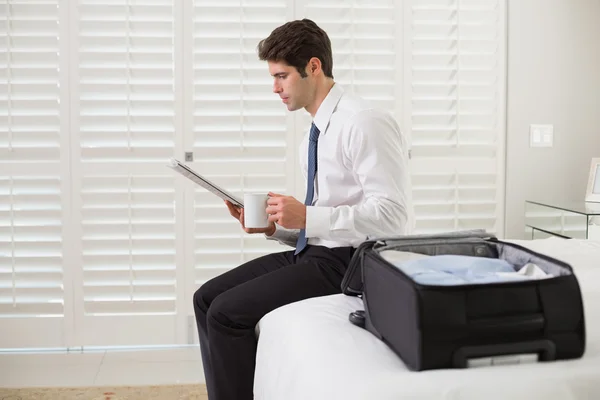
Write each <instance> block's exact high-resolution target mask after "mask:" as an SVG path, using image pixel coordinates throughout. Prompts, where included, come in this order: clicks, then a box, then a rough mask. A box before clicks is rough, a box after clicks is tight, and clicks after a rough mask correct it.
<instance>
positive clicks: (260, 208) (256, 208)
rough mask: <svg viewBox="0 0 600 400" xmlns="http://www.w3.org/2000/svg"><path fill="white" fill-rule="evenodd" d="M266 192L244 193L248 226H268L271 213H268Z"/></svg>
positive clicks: (245, 222) (245, 217)
mask: <svg viewBox="0 0 600 400" xmlns="http://www.w3.org/2000/svg"><path fill="white" fill-rule="evenodd" d="M268 199H269V195H268V194H266V193H246V194H244V226H245V227H246V228H267V227H268V226H269V215H268V214H267V200H268Z"/></svg>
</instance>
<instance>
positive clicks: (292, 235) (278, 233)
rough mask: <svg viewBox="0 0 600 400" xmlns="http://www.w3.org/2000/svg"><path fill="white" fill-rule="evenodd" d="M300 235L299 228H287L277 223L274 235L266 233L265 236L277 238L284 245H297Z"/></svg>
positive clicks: (272, 238) (270, 238) (271, 238)
mask: <svg viewBox="0 0 600 400" xmlns="http://www.w3.org/2000/svg"><path fill="white" fill-rule="evenodd" d="M299 235H300V231H299V230H298V229H286V228H283V227H281V226H279V225H277V224H275V233H273V235H272V236H267V235H265V237H266V238H267V239H268V240H276V241H278V242H279V243H280V244H282V245H286V246H291V247H296V242H297V241H298V236H299Z"/></svg>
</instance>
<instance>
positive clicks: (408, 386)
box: [254, 238, 600, 400]
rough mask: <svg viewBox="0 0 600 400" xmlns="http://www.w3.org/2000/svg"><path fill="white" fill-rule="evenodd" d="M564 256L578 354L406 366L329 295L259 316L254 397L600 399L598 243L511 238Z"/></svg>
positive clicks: (347, 304)
mask: <svg viewBox="0 0 600 400" xmlns="http://www.w3.org/2000/svg"><path fill="white" fill-rule="evenodd" d="M515 242H517V243H519V244H522V245H525V246H527V247H530V248H531V249H533V250H536V251H539V252H543V253H546V254H549V255H552V256H554V257H556V258H559V259H562V260H564V261H566V262H569V263H570V264H571V265H572V266H573V267H574V269H575V273H576V275H577V278H578V281H579V284H580V286H581V289H582V292H583V298H584V312H585V318H586V333H587V334H586V336H587V346H586V351H585V354H584V356H583V358H582V359H579V360H570V361H558V362H551V363H539V364H522V365H507V366H499V365H496V366H493V367H483V368H473V369H466V370H435V371H423V372H412V371H409V370H408V369H406V367H405V366H404V364H403V363H402V361H401V359H400V358H399V357H398V356H396V354H395V353H393V352H392V350H391V349H389V348H388V347H387V346H386V345H385V344H383V343H382V342H381V341H379V340H378V339H377V338H375V337H374V336H373V335H372V334H371V333H369V332H367V331H366V330H364V329H361V328H358V327H355V326H353V325H352V324H350V322H349V321H348V313H350V312H351V311H354V310H357V309H362V308H363V307H362V301H361V300H360V299H358V298H355V297H348V296H344V295H333V296H327V297H320V298H314V299H308V300H304V301H301V302H297V303H293V304H289V305H287V306H285V307H281V308H279V309H277V310H274V311H273V312H271V313H269V314H267V315H265V317H263V319H262V320H261V321H260V323H259V326H258V329H259V331H260V337H259V342H258V353H257V360H256V374H255V383H254V393H255V399H257V400H295V399H298V400H309V399H310V400H320V399H323V400H325V399H326V400H334V399H340V400H341V399H344V400H366V399H368V400H371V399H373V400H388V399H389V400H391V399H394V400H405V399H411V400H417V399H419V400H421V399H428V400H429V399H448V400H483V399H485V400H493V399H502V400H504V399H510V400H521V399H522V400H538V399H539V400H575V399H577V400H583V399H585V400H591V399H600V242H590V241H579V240H563V239H555V238H551V239H544V240H537V241H515Z"/></svg>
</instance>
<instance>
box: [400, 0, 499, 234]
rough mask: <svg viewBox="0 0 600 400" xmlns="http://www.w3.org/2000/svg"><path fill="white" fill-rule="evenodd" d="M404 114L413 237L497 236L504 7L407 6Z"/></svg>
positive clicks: (490, 3)
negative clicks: (466, 232)
mask: <svg viewBox="0 0 600 400" xmlns="http://www.w3.org/2000/svg"><path fill="white" fill-rule="evenodd" d="M408 5H409V7H408V8H407V12H409V13H410V18H409V20H410V24H409V32H410V33H409V37H410V41H409V42H407V43H408V45H407V48H406V53H405V54H406V57H405V59H406V61H407V65H406V67H407V68H408V75H409V78H408V82H409V85H410V88H409V90H408V99H407V101H406V105H405V106H406V107H405V116H406V119H407V120H408V121H410V132H411V139H412V172H413V175H412V184H413V197H414V203H415V214H416V231H417V232H419V233H433V232H440V231H450V230H457V229H471V228H484V229H487V230H488V231H490V232H493V233H496V234H502V230H503V226H502V221H503V204H504V201H503V185H504V175H503V167H504V164H503V158H504V157H503V151H504V146H503V142H504V122H503V121H504V109H505V106H504V102H505V95H504V86H505V66H504V65H503V62H504V60H505V49H504V46H505V44H504V37H505V32H504V29H505V27H504V20H505V16H504V7H505V4H504V2H502V1H500V0H483V1H481V0H477V1H475V0H450V1H446V0H444V1H441V0H411V1H409V2H408Z"/></svg>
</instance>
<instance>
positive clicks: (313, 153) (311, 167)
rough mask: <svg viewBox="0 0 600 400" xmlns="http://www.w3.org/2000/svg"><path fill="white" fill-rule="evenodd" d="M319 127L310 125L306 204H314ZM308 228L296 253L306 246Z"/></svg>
mask: <svg viewBox="0 0 600 400" xmlns="http://www.w3.org/2000/svg"><path fill="white" fill-rule="evenodd" d="M319 133H320V132H319V128H317V126H316V125H315V124H314V122H313V124H312V125H311V126H310V137H309V139H308V178H307V180H308V181H307V182H306V199H305V200H304V205H307V206H310V205H312V201H313V197H314V193H315V175H316V174H317V141H318V140H319ZM306 244H307V239H306V230H305V229H300V235H299V236H298V241H297V242H296V252H295V253H294V255H296V254H298V253H300V252H301V251H302V250H304V248H305V247H306Z"/></svg>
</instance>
